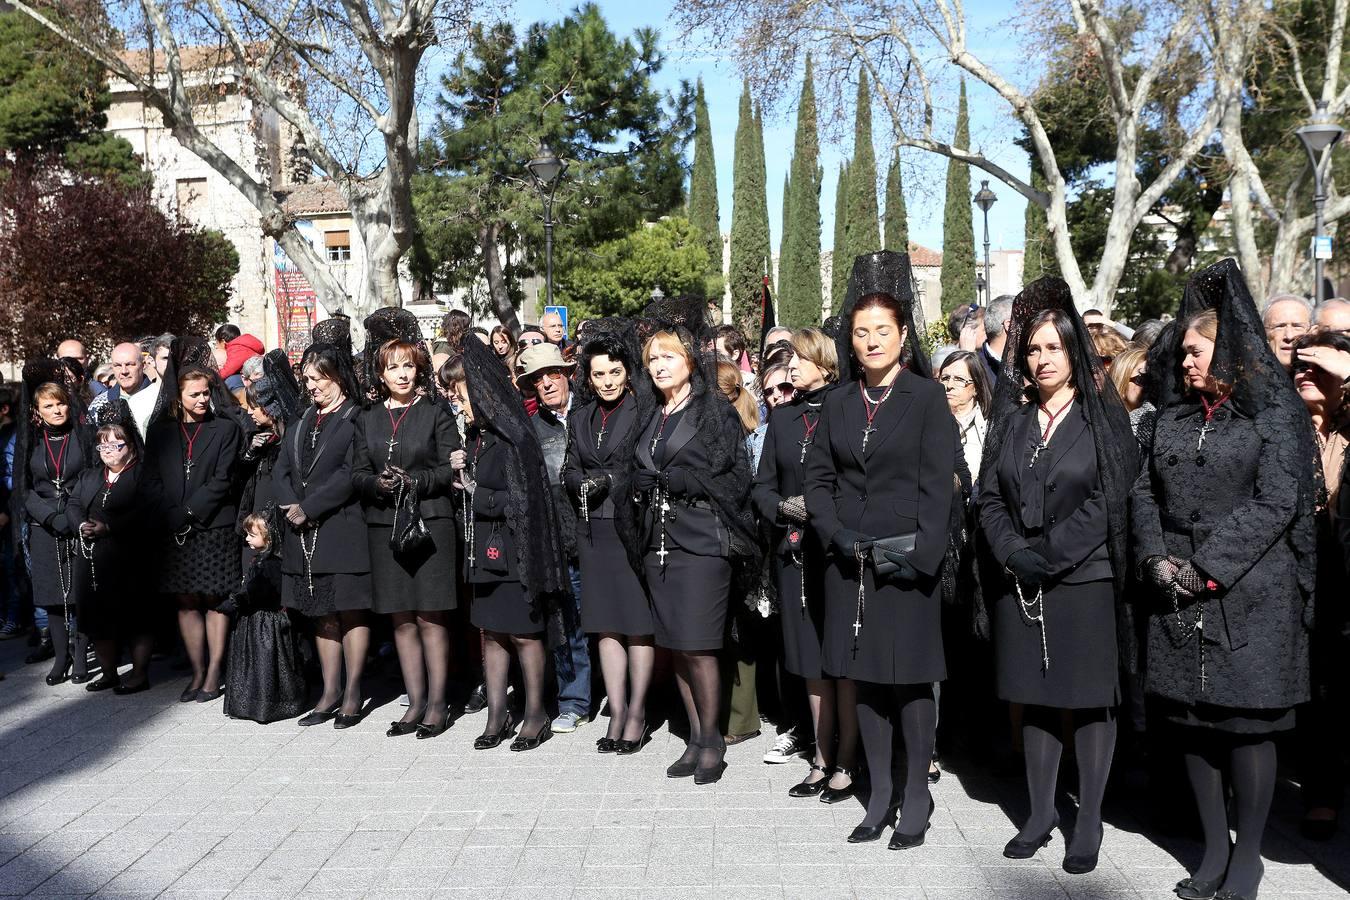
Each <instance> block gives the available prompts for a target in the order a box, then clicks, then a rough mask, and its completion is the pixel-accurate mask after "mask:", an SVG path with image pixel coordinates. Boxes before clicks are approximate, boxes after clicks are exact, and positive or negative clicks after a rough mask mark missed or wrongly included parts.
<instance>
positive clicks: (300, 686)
mask: <svg viewBox="0 0 1350 900" xmlns="http://www.w3.org/2000/svg"><path fill="white" fill-rule="evenodd" d="M307 694H308V689H307V687H306V685H305V672H304V664H303V663H302V662H301V659H300V646H299V642H298V641H297V639H296V634H295V630H294V629H293V628H292V627H291V620H290V617H289V616H288V615H287V614H286V613H285V611H283V610H279V609H264V610H258V611H256V612H251V613H247V614H245V615H242V616H240V617H239V620H238V621H237V622H236V623H235V626H234V633H233V634H232V635H231V637H230V657H229V664H228V665H227V666H226V669H225V715H227V716H229V717H231V718H234V719H252V720H253V721H255V722H263V723H266V722H275V721H277V720H278V719H293V718H295V717H296V716H298V715H300V714H301V713H303V712H304V711H305V710H306V709H308V708H309V705H308V704H307V703H306V702H305V700H306V697H307Z"/></svg>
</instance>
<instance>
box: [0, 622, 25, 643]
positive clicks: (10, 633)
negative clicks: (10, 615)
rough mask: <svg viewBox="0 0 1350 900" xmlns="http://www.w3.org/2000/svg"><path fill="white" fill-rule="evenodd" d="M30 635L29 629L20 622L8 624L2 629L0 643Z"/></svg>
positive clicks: (0, 629) (0, 630)
mask: <svg viewBox="0 0 1350 900" xmlns="http://www.w3.org/2000/svg"><path fill="white" fill-rule="evenodd" d="M27 633H28V629H27V628H25V627H24V626H22V625H20V624H19V623H18V622H6V623H5V624H4V627H3V628H0V641H8V640H12V639H13V638H17V637H23V636H24V635H25V634H27Z"/></svg>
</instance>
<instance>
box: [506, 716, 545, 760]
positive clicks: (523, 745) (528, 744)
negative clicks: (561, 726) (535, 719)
mask: <svg viewBox="0 0 1350 900" xmlns="http://www.w3.org/2000/svg"><path fill="white" fill-rule="evenodd" d="M551 737H553V729H552V728H550V727H549V724H548V723H547V722H545V723H544V724H543V725H541V726H540V728H539V730H538V731H537V732H535V734H534V737H526V736H525V735H524V734H521V735H520V736H519V737H517V738H516V739H515V740H514V741H512V742H511V751H512V752H513V753H524V752H525V751H526V750H534V749H536V748H538V746H539V745H540V744H542V743H544V741H547V740H548V739H549V738H551Z"/></svg>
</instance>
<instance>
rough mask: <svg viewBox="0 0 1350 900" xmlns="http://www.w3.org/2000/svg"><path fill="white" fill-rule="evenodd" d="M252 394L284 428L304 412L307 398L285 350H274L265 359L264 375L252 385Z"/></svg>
mask: <svg viewBox="0 0 1350 900" xmlns="http://www.w3.org/2000/svg"><path fill="white" fill-rule="evenodd" d="M253 391H254V393H256V394H257V395H258V402H259V403H261V404H262V407H263V409H264V410H266V411H267V414H268V415H269V416H271V417H272V418H273V419H274V420H276V421H278V422H281V423H283V424H285V425H290V424H291V422H293V421H295V420H296V419H298V418H299V417H300V415H301V413H303V412H304V410H305V397H304V394H303V393H302V392H301V390H300V383H299V382H298V381H296V378H295V371H294V370H293V369H292V368H291V360H290V357H289V356H287V355H286V351H285V350H271V351H269V352H268V353H267V355H266V356H264V357H263V376H262V377H261V378H259V379H258V380H257V381H255V382H253Z"/></svg>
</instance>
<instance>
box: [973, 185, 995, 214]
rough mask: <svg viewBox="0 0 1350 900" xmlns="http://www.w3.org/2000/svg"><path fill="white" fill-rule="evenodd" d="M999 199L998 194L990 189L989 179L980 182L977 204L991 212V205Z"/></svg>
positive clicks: (976, 196)
mask: <svg viewBox="0 0 1350 900" xmlns="http://www.w3.org/2000/svg"><path fill="white" fill-rule="evenodd" d="M996 200H998V195H997V194H995V193H994V192H993V191H991V190H989V181H988V180H987V179H985V180H983V181H981V182H980V189H979V191H978V192H977V193H976V194H975V205H976V206H978V207H979V208H980V209H982V210H984V211H985V212H989V207H991V206H993V205H994V202H995V201H996Z"/></svg>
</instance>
